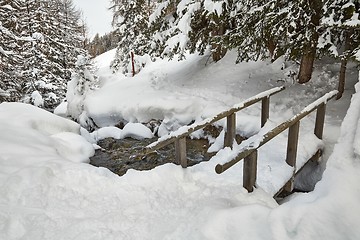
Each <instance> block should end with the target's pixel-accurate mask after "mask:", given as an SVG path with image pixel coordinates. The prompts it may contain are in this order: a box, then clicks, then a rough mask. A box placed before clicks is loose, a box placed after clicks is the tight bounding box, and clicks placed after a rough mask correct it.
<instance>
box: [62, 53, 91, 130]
mask: <svg viewBox="0 0 360 240" xmlns="http://www.w3.org/2000/svg"><path fill="white" fill-rule="evenodd" d="M96 84H97V77H96V76H95V75H94V71H93V65H92V62H91V61H90V59H89V57H88V56H84V55H79V56H78V57H77V61H76V66H75V69H74V71H73V73H72V76H71V81H69V83H68V85H67V93H66V100H67V102H68V105H67V113H68V115H70V116H71V117H72V118H73V119H74V120H76V121H77V122H79V123H80V124H81V126H83V127H85V128H88V129H93V128H94V127H95V124H94V122H93V121H92V120H91V118H89V116H88V113H87V111H86V109H85V108H84V100H85V97H86V94H87V93H88V92H89V91H90V90H92V89H94V88H95V87H96V86H97V85H96Z"/></svg>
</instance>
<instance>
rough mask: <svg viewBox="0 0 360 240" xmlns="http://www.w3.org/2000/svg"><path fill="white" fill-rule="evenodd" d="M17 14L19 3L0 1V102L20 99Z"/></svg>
mask: <svg viewBox="0 0 360 240" xmlns="http://www.w3.org/2000/svg"><path fill="white" fill-rule="evenodd" d="M19 14H20V3H19V2H18V1H17V0H0V102H2V101H18V100H19V99H20V98H21V94H20V82H19V76H20V73H19V70H18V66H19V64H21V62H22V56H21V55H20V51H19V50H20V49H19V40H20V38H19V34H20V32H19V29H21V26H20V24H21V21H20V19H19Z"/></svg>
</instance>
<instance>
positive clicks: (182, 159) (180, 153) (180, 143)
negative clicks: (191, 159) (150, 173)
mask: <svg viewBox="0 0 360 240" xmlns="http://www.w3.org/2000/svg"><path fill="white" fill-rule="evenodd" d="M175 161H176V163H177V164H180V165H181V166H182V167H183V168H186V167H187V157H186V138H185V137H183V138H177V139H176V140H175Z"/></svg>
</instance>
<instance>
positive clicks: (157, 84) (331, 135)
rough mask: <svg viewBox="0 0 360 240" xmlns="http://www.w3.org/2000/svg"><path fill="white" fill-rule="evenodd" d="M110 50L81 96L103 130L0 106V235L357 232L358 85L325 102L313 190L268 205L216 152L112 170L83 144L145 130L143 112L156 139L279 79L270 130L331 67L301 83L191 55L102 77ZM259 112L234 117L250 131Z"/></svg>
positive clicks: (328, 76) (271, 69) (262, 68)
mask: <svg viewBox="0 0 360 240" xmlns="http://www.w3.org/2000/svg"><path fill="white" fill-rule="evenodd" d="M112 54H113V52H108V53H106V54H105V55H102V56H100V57H99V58H97V61H98V63H99V72H98V73H99V75H100V81H101V82H100V86H101V88H100V89H99V90H96V91H94V92H91V93H90V94H88V96H87V98H86V102H85V109H86V111H88V113H89V115H90V116H91V117H92V118H93V119H94V120H95V122H96V124H97V125H98V126H100V127H107V128H102V129H100V130H98V131H97V132H95V133H93V134H88V133H87V132H86V130H84V129H82V128H81V127H80V126H79V125H78V124H76V123H74V122H72V121H70V120H67V119H64V118H61V117H58V116H55V115H53V114H50V113H48V112H45V111H43V110H40V109H38V108H35V107H32V106H29V105H24V104H18V103H2V104H0V131H1V137H0V152H1V155H0V166H1V168H0V239H4V240H5V239H6V240H8V239H86V240H88V239H106V240H107V239H351V240H352V239H354V240H355V239H360V229H359V228H358V227H357V225H358V222H360V207H359V204H358V203H359V199H360V187H359V184H358V182H359V181H360V175H359V174H358V173H359V171H360V165H359V161H360V156H359V154H360V147H359V141H360V133H359V131H360V128H358V126H359V125H360V87H359V85H357V88H358V89H357V90H358V91H357V93H356V94H354V95H353V96H352V94H353V92H354V90H353V86H354V84H355V82H356V81H358V77H357V76H355V75H353V76H350V78H349V79H350V81H348V88H347V90H346V93H345V96H344V98H343V99H342V100H340V101H337V102H330V103H329V104H328V111H327V113H328V116H327V118H326V124H325V135H324V144H325V147H326V149H325V157H324V158H325V160H326V159H328V161H327V165H326V170H325V172H324V174H323V178H322V180H321V181H319V182H318V183H317V185H316V186H315V189H314V191H312V192H310V193H297V194H294V195H292V196H291V197H290V198H288V199H286V200H285V201H284V202H283V203H282V204H281V205H279V204H278V203H277V202H275V200H274V199H273V198H272V195H271V194H269V193H266V192H265V191H264V188H262V187H259V188H257V189H256V190H255V191H254V192H253V193H251V194H249V193H247V192H246V191H245V190H244V189H243V188H242V180H241V179H242V174H241V170H240V169H241V164H238V165H239V166H236V167H234V169H233V170H228V171H227V172H226V173H224V174H222V175H217V174H215V172H214V166H215V165H216V163H217V161H221V159H218V158H219V157H217V158H214V159H213V160H210V162H204V163H201V164H198V165H196V166H193V167H190V168H187V169H182V168H181V167H179V166H176V165H173V164H166V165H163V166H160V167H157V168H155V169H153V170H150V171H134V170H130V171H128V172H127V173H126V175H124V176H122V177H119V176H117V175H115V174H113V173H111V172H110V171H109V170H107V169H104V168H96V167H93V166H91V165H89V164H87V162H88V158H89V156H91V155H92V154H93V153H94V148H93V147H94V145H93V144H92V143H93V142H92V143H89V142H88V141H91V138H97V139H99V138H102V137H104V136H106V135H111V136H113V137H117V138H121V137H125V136H139V137H150V136H152V135H151V134H152V133H150V132H148V131H147V130H146V129H144V127H143V126H142V125H141V126H140V125H139V124H138V123H139V122H142V123H144V122H147V121H149V120H151V119H162V120H163V123H162V125H161V126H160V128H159V134H160V135H165V134H166V133H167V132H169V131H171V130H174V129H176V128H178V127H179V126H181V125H184V124H188V123H190V122H191V121H201V120H203V119H204V118H207V117H211V116H213V115H214V114H216V113H218V112H219V111H221V110H224V109H226V108H229V107H231V106H233V105H234V104H236V103H239V102H241V101H242V100H244V99H246V98H248V97H250V96H252V95H255V94H257V93H259V92H261V91H263V90H267V89H269V88H271V87H274V86H280V85H285V86H286V87H287V89H286V90H285V91H283V92H281V93H279V94H278V95H275V96H273V97H272V98H271V108H270V121H269V123H268V124H269V126H275V125H277V124H278V123H280V122H281V121H283V120H285V119H288V118H290V117H291V116H292V115H293V114H294V113H297V112H299V111H300V110H301V109H302V108H303V107H305V106H306V105H307V104H308V103H310V102H312V101H313V100H315V99H316V98H317V97H320V96H321V95H322V94H323V93H325V92H327V91H329V90H332V88H333V87H334V86H335V84H336V76H335V75H334V74H335V70H336V69H337V68H338V66H333V65H328V64H323V65H319V66H317V70H316V72H315V74H314V77H313V80H312V82H311V83H310V84H307V85H305V86H303V85H298V84H294V83H293V82H292V79H291V77H287V76H288V75H291V71H293V70H294V69H295V68H294V66H291V65H290V66H285V69H284V70H281V67H282V66H283V63H282V62H281V61H278V62H275V63H274V64H270V63H266V62H257V63H244V64H241V65H235V64H234V57H235V56H234V54H233V53H230V54H228V55H227V56H226V58H225V59H223V60H221V61H220V62H219V63H216V64H214V63H207V57H206V56H205V57H199V56H195V55H192V56H188V58H187V60H186V61H184V62H181V63H178V62H176V61H170V62H167V61H163V60H159V61H157V62H155V63H150V64H148V65H147V66H146V67H145V68H144V69H143V71H141V72H140V73H139V74H138V75H136V76H135V77H134V78H127V77H124V76H122V75H121V74H117V75H113V74H111V71H110V69H108V64H109V61H110V60H111V55H112ZM353 73H354V70H353V71H350V72H349V74H350V75H351V74H353ZM351 96H352V100H351V106H350V108H349V110H348V111H347V107H348V105H349V102H350V97H351ZM346 111H347V114H346V117H345V120H344V122H343V123H342V127H341V131H340V130H339V125H340V122H341V121H342V119H343V117H344V116H345V113H346ZM259 115H260V106H258V105H256V106H254V107H251V108H249V109H247V110H246V111H244V112H241V113H239V114H238V115H237V127H238V131H239V132H240V133H242V134H243V135H252V134H254V133H256V132H258V131H259V129H260V117H259ZM119 120H123V121H126V122H130V123H129V124H128V125H126V126H127V127H126V128H125V129H123V130H120V129H116V128H114V127H112V125H114V124H115V123H117V122H118V121H119ZM313 120H314V115H313V114H312V115H311V116H310V117H308V118H306V119H304V121H302V122H301V132H300V142H301V141H303V142H304V141H305V142H306V141H307V139H308V138H307V137H306V136H307V135H308V133H310V135H312V134H311V133H312V131H313V127H314V123H313ZM220 124H223V123H220ZM357 129H359V130H357ZM338 136H340V137H339V140H338V142H337V139H338ZM86 139H87V140H88V141H86ZM279 139H280V140H278V141H279V144H280V146H275V147H273V148H269V149H266V148H264V149H263V150H262V151H263V155H262V156H261V155H260V156H259V160H258V161H261V159H263V158H268V159H269V160H272V161H279V160H278V159H273V158H274V157H278V154H277V152H281V151H285V149H284V146H286V142H283V143H281V141H286V138H285V136H280V137H279ZM310 142H311V141H310ZM336 142H337V143H336ZM334 144H335V147H334V151H333V152H332V153H331V150H329V149H331V148H332V146H333V145H334ZM281 149H284V150H281ZM305 150H306V149H305ZM305 150H304V151H305ZM280 161H283V159H280ZM319 168H324V164H322V165H321V166H320V167H319ZM266 171H268V173H271V169H270V170H269V169H268V170H266V169H262V170H261V171H259V172H258V175H261V174H263V175H265V176H267V175H266V174H265V173H264V172H266ZM317 171H321V169H317ZM269 176H270V175H269ZM310 178H313V176H311V177H310ZM264 181H266V179H264ZM269 182H270V180H269ZM310 182H312V180H311V181H310ZM264 184H266V183H264ZM264 184H263V185H264ZM259 185H260V186H261V184H260V183H259ZM265 188H266V187H265ZM265 190H266V189H265Z"/></svg>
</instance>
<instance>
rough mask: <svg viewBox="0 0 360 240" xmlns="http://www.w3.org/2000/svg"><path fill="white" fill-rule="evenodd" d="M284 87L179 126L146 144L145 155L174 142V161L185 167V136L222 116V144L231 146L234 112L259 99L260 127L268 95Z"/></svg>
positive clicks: (267, 107)
mask: <svg viewBox="0 0 360 240" xmlns="http://www.w3.org/2000/svg"><path fill="white" fill-rule="evenodd" d="M284 89H285V87H276V88H272V89H270V90H268V91H265V92H262V93H259V94H257V95H255V96H253V97H252V98H249V99H247V100H245V101H243V102H241V103H239V104H236V105H234V106H233V107H232V108H231V109H230V110H228V111H224V112H221V113H219V114H218V115H216V116H214V117H211V118H207V119H205V120H203V121H201V122H197V123H194V124H191V125H189V126H184V127H181V128H179V129H178V130H176V131H174V132H172V133H170V134H168V135H166V136H164V137H161V138H159V139H158V140H157V141H156V142H154V143H151V144H150V145H148V146H147V147H146V148H145V155H146V154H148V153H150V152H153V151H155V150H158V149H161V148H163V147H165V146H167V145H169V144H171V143H175V162H176V163H177V164H180V165H181V166H182V167H183V168H186V167H187V157H186V137H188V136H189V135H190V134H191V133H193V132H195V131H197V130H200V129H202V128H205V127H206V126H209V125H211V124H213V123H214V122H217V121H219V120H221V119H223V118H227V131H226V133H225V139H224V146H225V147H232V146H233V142H234V139H235V135H236V112H238V111H240V110H242V109H244V108H247V107H249V106H251V105H253V104H255V103H257V102H260V101H261V127H263V126H264V125H265V123H266V121H267V120H268V118H269V104H270V96H272V95H274V94H276V93H278V92H281V91H282V90H284Z"/></svg>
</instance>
